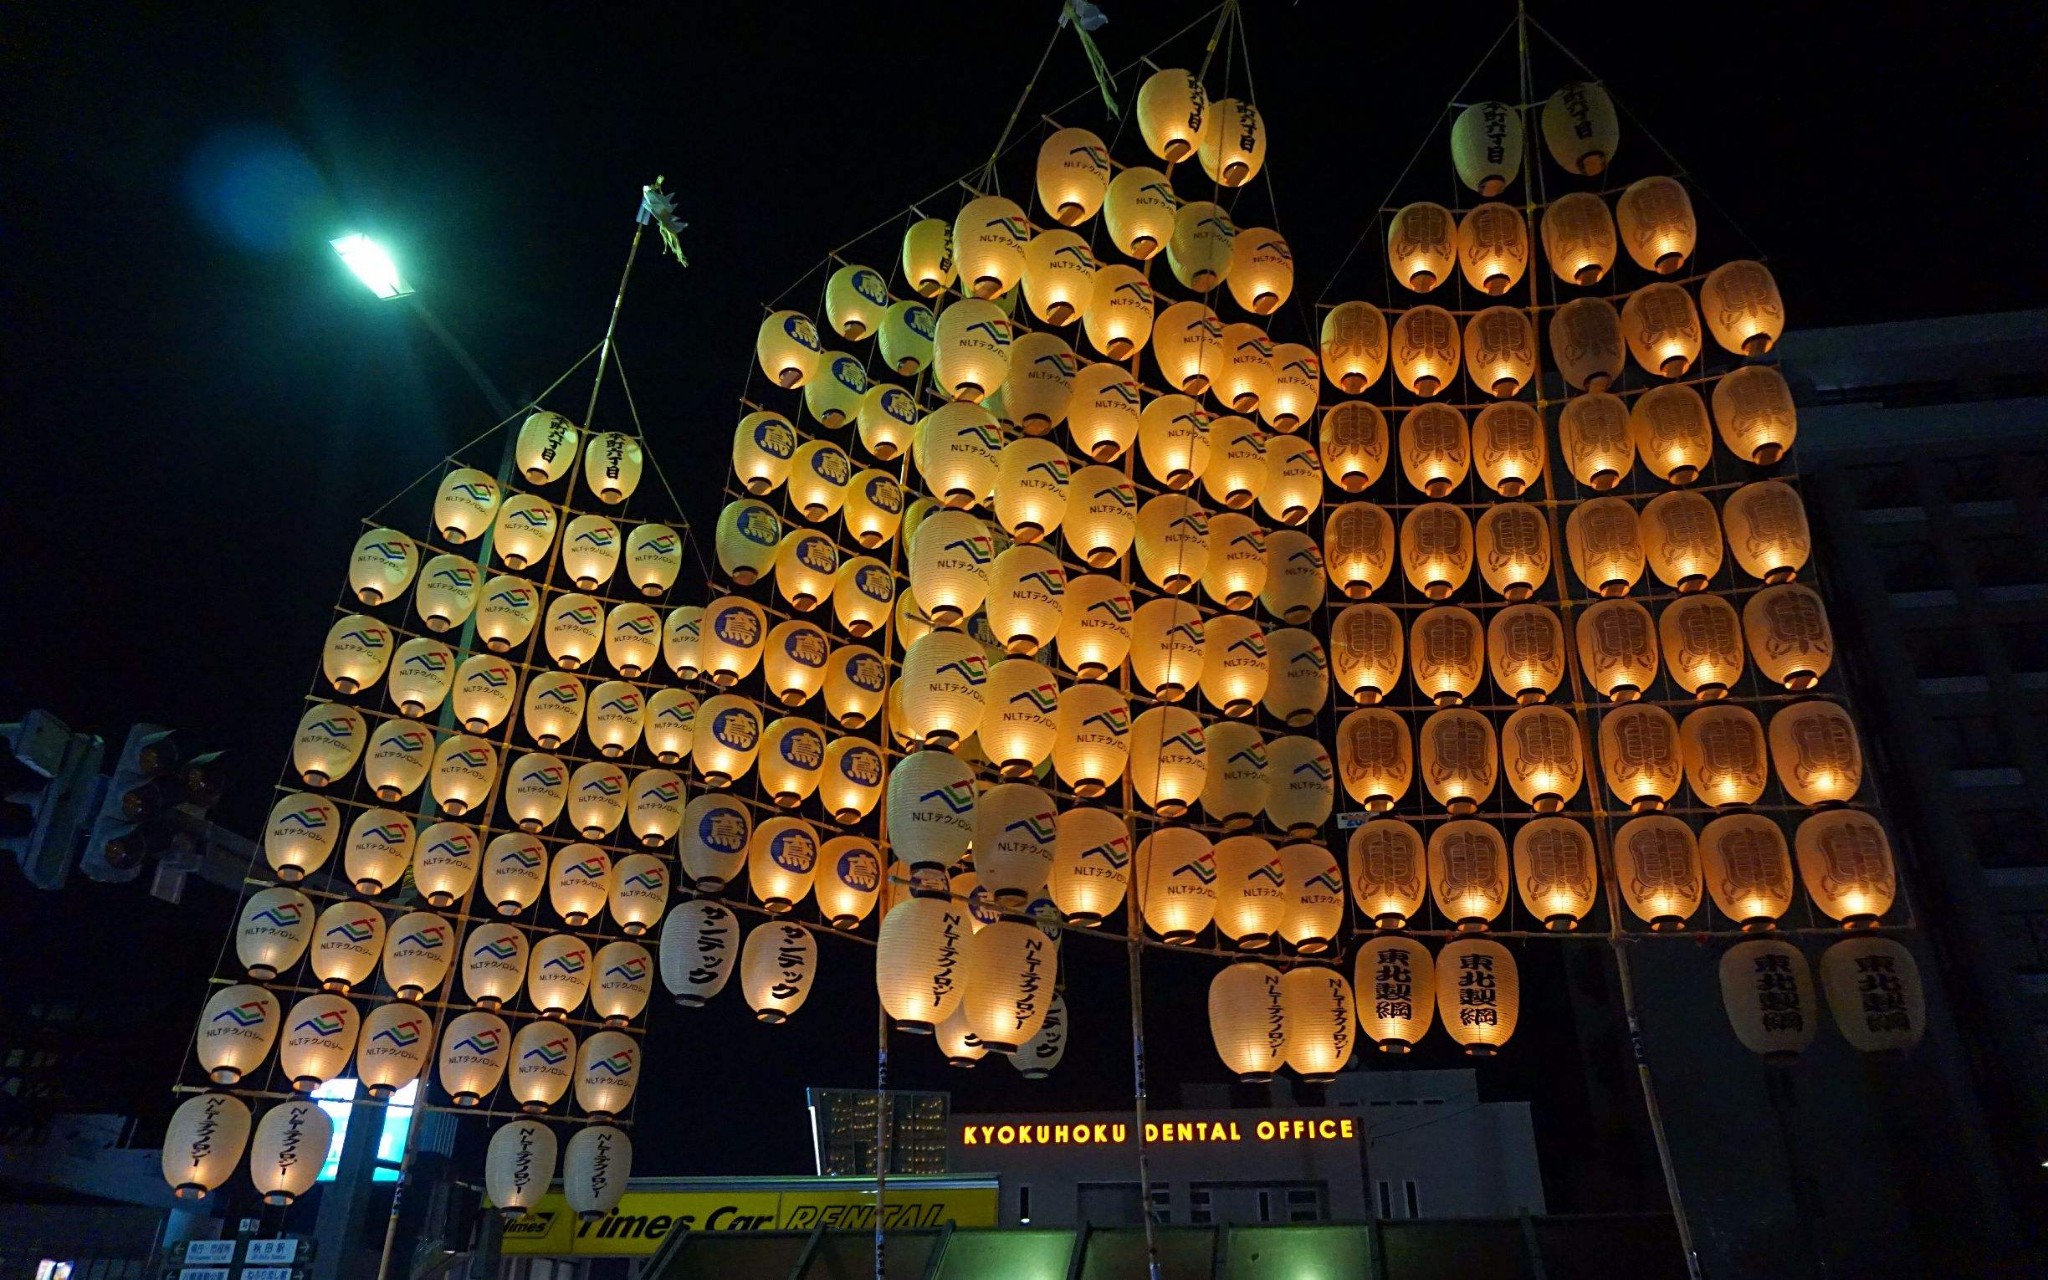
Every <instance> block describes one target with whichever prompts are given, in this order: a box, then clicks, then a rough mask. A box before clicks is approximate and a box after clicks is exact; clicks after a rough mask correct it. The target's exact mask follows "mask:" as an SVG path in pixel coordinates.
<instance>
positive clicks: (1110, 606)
mask: <svg viewBox="0 0 2048 1280" xmlns="http://www.w3.org/2000/svg"><path fill="white" fill-rule="evenodd" d="M1097 609H1100V610H1102V612H1104V613H1106V614H1108V615H1109V616H1110V617H1111V618H1113V619H1114V620H1116V621H1118V622H1129V621H1130V620H1131V598H1130V597H1129V596H1108V597H1105V598H1104V599H1101V600H1097V601H1096V602H1095V603H1094V604H1091V605H1089V606H1088V612H1089V613H1094V612H1095V611H1096V610H1097Z"/></svg>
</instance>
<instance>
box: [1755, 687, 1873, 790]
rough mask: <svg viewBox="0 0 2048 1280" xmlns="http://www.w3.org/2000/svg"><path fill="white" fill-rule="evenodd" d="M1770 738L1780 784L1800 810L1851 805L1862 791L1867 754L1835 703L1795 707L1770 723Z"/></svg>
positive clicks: (1852, 725) (1793, 705) (1817, 703)
mask: <svg viewBox="0 0 2048 1280" xmlns="http://www.w3.org/2000/svg"><path fill="white" fill-rule="evenodd" d="M1770 737H1771V763H1772V764H1773V765H1774V766H1776V768H1777V772H1778V783H1779V785H1780V786H1782V787H1784V788H1785V790H1786V792H1787V793H1788V794H1790V795H1791V797H1792V798H1793V799H1794V800H1796V801H1798V802H1799V803H1800V804H1803V805H1806V806H1808V807H1809V808H1814V807H1818V806H1821V805H1828V804H1846V803H1847V802H1848V801H1849V800H1851V799H1853V798H1854V797H1855V795H1856V792H1857V790H1858V789H1859V788H1861V787H1862V785H1863V748H1862V746H1861V744H1860V743H1858V741H1857V739H1856V726H1855V724H1854V723H1853V722H1851V721H1850V719H1849V713H1848V711H1847V710H1845V709H1844V708H1843V707H1841V706H1839V705H1837V704H1836V703H1832V702H1822V701H1812V702H1795V703H1793V704H1792V705H1790V706H1788V707H1786V708H1785V709H1784V710H1782V711H1780V712H1778V713H1777V714H1776V715H1774V716H1772V717H1771V735H1770Z"/></svg>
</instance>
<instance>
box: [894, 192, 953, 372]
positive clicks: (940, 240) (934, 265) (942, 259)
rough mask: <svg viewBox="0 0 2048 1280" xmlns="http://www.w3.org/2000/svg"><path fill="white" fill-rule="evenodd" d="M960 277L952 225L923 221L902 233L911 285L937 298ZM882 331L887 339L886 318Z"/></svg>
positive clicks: (935, 220)
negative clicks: (954, 252)
mask: <svg viewBox="0 0 2048 1280" xmlns="http://www.w3.org/2000/svg"><path fill="white" fill-rule="evenodd" d="M958 274H959V268H958V266H957V265H956V264H955V262H954V260H953V228H952V226H951V225H950V224H948V223H947V222H945V221H944V220H943V219H940V218H924V219H920V220H919V221H917V222H913V223H911V224H910V226H909V227H908V228H907V229H906V230H905V231H904V233H903V275H904V278H905V279H906V280H908V281H909V282H910V286H911V287H912V288H913V289H916V290H917V291H918V292H919V293H921V294H923V295H924V296H925V297H927V298H934V297H937V296H938V295H939V294H940V293H941V292H943V291H944V290H945V289H946V288H948V287H949V286H950V285H951V284H952V283H953V281H954V279H955V278H956V277H957V276H958ZM897 305H899V306H900V305H901V304H900V303H899V304H897ZM882 332H883V335H884V336H887V334H888V320H887V317H884V320H883V330H882ZM899 371H900V372H915V370H899Z"/></svg>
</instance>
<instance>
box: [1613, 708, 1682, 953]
mask: <svg viewBox="0 0 2048 1280" xmlns="http://www.w3.org/2000/svg"><path fill="white" fill-rule="evenodd" d="M1630 709H1631V710H1650V709H1651V708H1630ZM1614 877H1615V880H1616V882H1617V883H1618V885H1619V887H1620V889H1621V899H1622V901H1623V902H1626V903H1627V904H1628V909H1629V910H1630V911H1631V912H1633V913H1634V914H1635V915H1636V917H1637V918H1638V919H1641V920H1643V921H1646V922H1647V923H1648V924H1649V926H1650V927H1651V928H1652V929H1655V930H1659V931H1663V930H1674V929H1683V928H1685V922H1686V921H1687V920H1688V919H1689V918H1690V917H1691V916H1692V915H1693V914H1694V913H1696V912H1697V911H1698V910H1699V909H1700V890H1701V887H1702V877H1701V874H1700V852H1699V845H1698V843H1697V842H1696V841H1695V840H1694V839H1693V834H1692V828H1691V827H1688V826H1687V825H1685V823H1683V822H1681V821H1680V820H1678V819H1677V818H1672V817H1667V816H1665V815H1663V814H1652V815H1651V816H1649V817H1644V818H1631V819H1629V820H1628V821H1627V822H1624V823H1622V824H1621V829H1620V830H1618V831H1616V832H1615V833H1614Z"/></svg>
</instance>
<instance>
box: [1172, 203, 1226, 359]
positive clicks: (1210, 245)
mask: <svg viewBox="0 0 2048 1280" xmlns="http://www.w3.org/2000/svg"><path fill="white" fill-rule="evenodd" d="M1236 240H1237V224H1236V223H1234V222H1232V221H1231V220H1230V215H1229V214H1228V213H1226V212H1225V211H1224V209H1223V206H1222V205H1220V204H1216V203H1214V202H1213V201H1209V200H1191V201H1189V202H1188V203H1186V204H1184V205H1182V206H1181V207H1180V209H1179V210H1178V211H1177V212H1176V213H1175V214H1174V220H1173V235H1172V236H1171V237H1170V238H1169V239H1168V240H1167V242H1166V261H1167V265H1168V266H1170V267H1171V268H1172V269H1173V276H1174V279H1176V280H1178V281H1180V282H1181V283H1182V284H1183V285H1185V286H1187V287H1188V288H1189V289H1192V290H1194V291H1195V292H1196V293H1207V292H1209V291H1210V290H1211V289H1214V288H1215V287H1216V286H1217V285H1220V284H1222V283H1223V279H1224V277H1225V276H1227V275H1229V274H1230V262H1231V247H1232V245H1233V244H1234V243H1235V242H1236ZM1184 305H1185V304H1184ZM1194 305H1196V306H1200V305H1201V304H1200V303H1196V304H1194ZM1169 309H1170V308H1169ZM1203 310H1205V311H1206V310H1207V308H1206V307H1204V308H1203ZM1161 318H1162V319H1164V317H1161ZM1216 331H1217V333H1218V334H1221V332H1222V326H1221V325H1218V326H1217V327H1216ZM1161 367H1162V368H1164V367H1166V366H1165V365H1164V363H1163V362H1162V364H1161Z"/></svg>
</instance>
